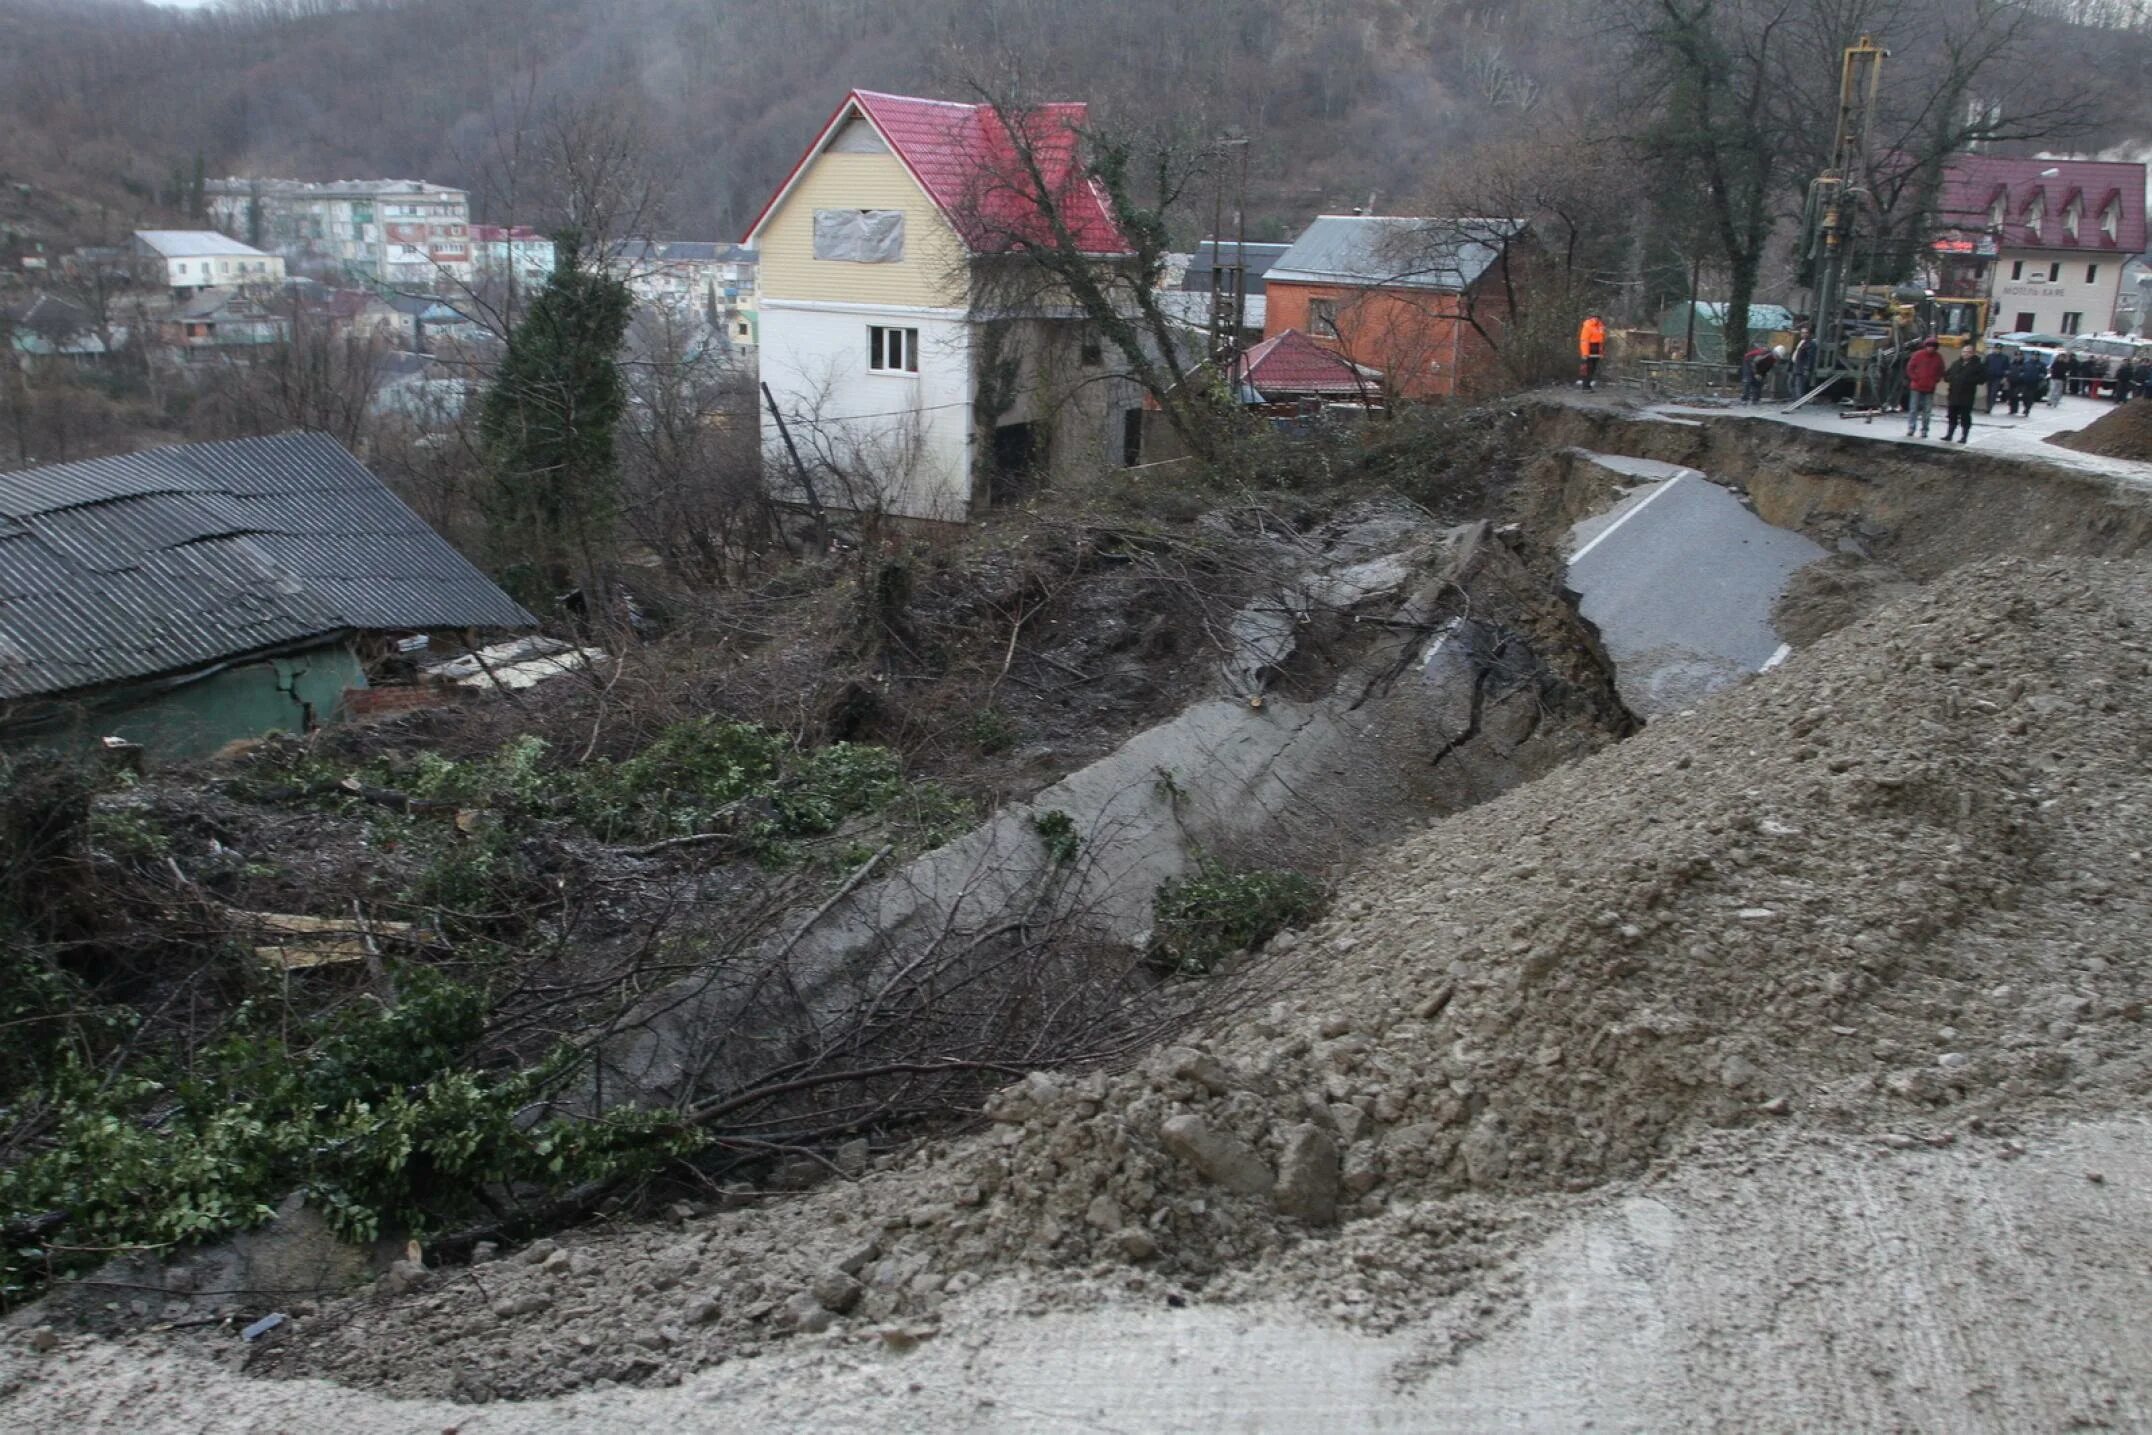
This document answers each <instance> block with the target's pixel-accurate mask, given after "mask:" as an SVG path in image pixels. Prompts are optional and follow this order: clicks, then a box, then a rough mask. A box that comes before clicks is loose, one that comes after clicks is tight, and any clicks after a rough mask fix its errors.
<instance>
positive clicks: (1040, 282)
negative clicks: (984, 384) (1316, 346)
mask: <svg viewBox="0 0 2152 1435" xmlns="http://www.w3.org/2000/svg"><path fill="white" fill-rule="evenodd" d="M971 88H972V90H973V93H974V94H975V95H976V96H977V99H978V102H979V103H980V104H981V105H983V106H984V112H985V116H986V122H987V129H986V130H985V131H984V132H983V134H982V136H981V141H980V144H979V147H978V152H977V153H976V155H975V156H974V157H973V160H972V162H971V164H970V166H969V185H968V190H967V194H966V196H965V202H964V205H963V212H962V213H961V214H960V216H959V227H960V228H961V229H963V230H965V231H966V234H965V239H966V247H967V249H968V250H969V255H968V256H967V259H966V263H967V265H968V267H969V273H968V275H967V276H966V277H967V280H968V282H967V284H966V286H965V290H964V291H963V292H967V293H968V294H969V295H970V297H971V308H972V312H973V314H974V315H975V316H976V317H978V318H980V319H983V320H986V321H989V322H993V321H1007V320H1038V319H1059V320H1064V321H1066V320H1077V321H1080V322H1081V323H1082V324H1083V325H1084V326H1086V331H1087V333H1088V335H1089V340H1090V342H1095V343H1098V344H1100V345H1103V346H1110V347H1111V349H1112V351H1113V353H1114V355H1115V356H1116V358H1117V360H1118V364H1117V368H1118V370H1119V371H1120V372H1121V373H1124V374H1125V375H1126V376H1127V377H1128V378H1129V379H1130V380H1132V381H1133V382H1134V383H1135V384H1136V385H1137V386H1138V387H1139V388H1140V389H1141V390H1142V392H1143V393H1144V394H1145V395H1147V396H1148V397H1149V398H1150V400H1151V401H1152V402H1153V403H1155V404H1156V405H1157V406H1158V408H1159V409H1160V410H1161V411H1162V412H1163V413H1164V414H1165V417H1166V421H1167V422H1168V423H1169V424H1171V425H1172V427H1173V429H1174V431H1175V433H1176V434H1178V435H1179V437H1180V439H1181V441H1182V442H1183V443H1184V444H1185V445H1186V446H1187V449H1188V451H1189V452H1190V453H1192V454H1194V455H1197V456H1198V457H1200V458H1203V459H1206V460H1208V459H1211V458H1215V457H1216V456H1217V455H1218V453H1219V452H1220V451H1221V448H1222V445H1223V443H1224V441H1225V439H1226V438H1227V436H1228V435H1229V433H1230V432H1231V430H1232V425H1233V419H1234V417H1235V413H1234V410H1233V407H1232V406H1231V405H1230V404H1229V403H1226V402H1223V401H1222V398H1221V395H1220V394H1219V393H1218V392H1217V391H1216V389H1215V388H1214V386H1212V385H1211V384H1209V383H1206V382H1203V381H1201V380H1200V379H1199V378H1198V376H1197V375H1196V372H1195V365H1193V364H1191V363H1190V362H1189V361H1188V359H1187V357H1186V356H1185V354H1184V352H1183V348H1182V345H1183V343H1184V342H1185V340H1184V338H1183V336H1182V333H1181V331H1180V330H1179V328H1178V327H1177V326H1176V325H1175V324H1174V323H1173V322H1172V321H1171V320H1170V319H1169V318H1168V317H1167V315H1166V312H1165V310H1164V308H1163V306H1162V305H1161V304H1160V302H1159V298H1158V295H1159V291H1160V289H1161V287H1162V284H1163V278H1164V275H1165V272H1166V264H1167V257H1168V255H1169V253H1170V252H1171V242H1172V234H1173V227H1174V224H1175V222H1176V219H1177V218H1178V217H1179V210H1180V207H1181V206H1182V205H1183V204H1184V203H1186V202H1187V201H1188V200H1190V199H1192V198H1193V196H1194V194H1195V193H1196V192H1197V190H1198V188H1199V186H1200V184H1201V181H1202V179H1203V177H1204V176H1205V175H1206V174H1207V173H1209V171H1210V169H1211V167H1212V166H1213V165H1214V164H1215V163H1216V162H1217V160H1218V156H1219V153H1220V151H1219V148H1218V146H1216V145H1214V144H1200V143H1195V142H1192V141H1191V140H1190V139H1189V137H1188V136H1186V135H1185V134H1180V133H1176V132H1174V131H1172V130H1169V129H1158V130H1153V131H1149V132H1127V133H1117V132H1110V131H1108V130H1106V129H1105V128H1102V127H1093V128H1079V127H1078V125H1077V124H1076V122H1075V121H1074V119H1073V118H1072V117H1071V115H1070V113H1069V111H1068V110H1067V109H1066V108H1065V107H1061V106H1054V105H1038V104H1033V103H1030V102H1028V101H1026V100H1024V99H1022V98H1021V97H1020V95H1019V94H1018V93H1016V92H1013V91H1011V90H1000V91H997V90H994V89H990V88H989V87H987V86H986V85H984V84H983V83H979V82H977V81H974V82H973V83H972V86H971ZM1102 213H1103V216H1104V217H1105V222H1104V224H1101V222H1100V218H1099V216H1100V215H1101V214H1102ZM1107 229H1110V230H1112V231H1113V232H1111V233H1106V232H1103V231H1105V230H1107ZM996 357H997V356H995V355H994V354H992V352H991V347H990V351H989V354H988V358H989V361H992V360H994V359H995V358H996ZM989 377H991V376H989Z"/></svg>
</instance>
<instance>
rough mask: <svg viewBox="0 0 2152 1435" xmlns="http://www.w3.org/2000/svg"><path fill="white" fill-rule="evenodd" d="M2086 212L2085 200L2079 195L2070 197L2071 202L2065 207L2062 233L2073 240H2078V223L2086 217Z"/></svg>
mask: <svg viewBox="0 0 2152 1435" xmlns="http://www.w3.org/2000/svg"><path fill="white" fill-rule="evenodd" d="M2084 212H2085V201H2084V200H2083V198H2081V197H2080V196H2077V195H2072V196H2071V197H2070V202H2069V203H2068V204H2067V205H2065V206H2063V211H2062V232H2063V233H2064V234H2067V235H2069V236H2070V237H2071V238H2072V239H2075V238H2077V221H2078V220H2079V219H2080V218H2081V217H2082V216H2083V215H2084Z"/></svg>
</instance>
